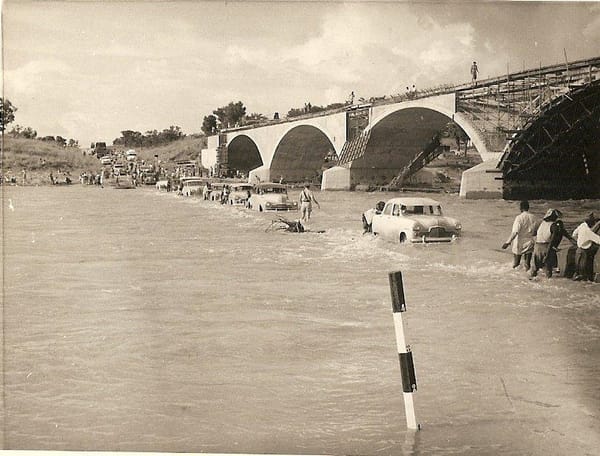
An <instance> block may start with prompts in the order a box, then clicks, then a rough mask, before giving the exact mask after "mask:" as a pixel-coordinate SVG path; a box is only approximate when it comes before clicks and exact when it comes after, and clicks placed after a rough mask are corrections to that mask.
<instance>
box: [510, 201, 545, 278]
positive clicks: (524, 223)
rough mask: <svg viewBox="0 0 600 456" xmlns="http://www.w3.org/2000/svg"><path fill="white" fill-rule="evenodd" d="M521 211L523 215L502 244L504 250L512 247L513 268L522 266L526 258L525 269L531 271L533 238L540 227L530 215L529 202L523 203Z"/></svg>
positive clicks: (517, 218)
mask: <svg viewBox="0 0 600 456" xmlns="http://www.w3.org/2000/svg"><path fill="white" fill-rule="evenodd" d="M519 209H520V210H521V213H520V214H519V215H517V217H516V218H515V221H514V222H513V228H512V233H511V235H510V237H509V238H508V240H507V241H506V242H505V243H504V244H502V248H503V249H506V248H507V247H508V246H509V245H512V253H513V260H514V261H513V268H516V267H518V266H519V264H521V257H524V260H525V269H526V270H529V268H530V266H531V256H532V254H533V246H534V242H533V236H534V233H535V232H536V229H537V227H538V221H537V218H536V217H535V216H534V215H532V214H530V213H529V201H521V203H520V204H519Z"/></svg>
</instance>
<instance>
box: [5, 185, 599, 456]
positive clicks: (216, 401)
mask: <svg viewBox="0 0 600 456" xmlns="http://www.w3.org/2000/svg"><path fill="white" fill-rule="evenodd" d="M2 191H3V202H2V204H3V227H4V245H3V258H4V270H3V274H4V295H3V298H4V302H3V304H4V310H3V325H4V352H3V367H4V382H3V386H4V390H3V393H4V417H3V425H4V436H3V438H4V447H5V448H7V449H49V450H110V451H119V450H121V451H125V450H126V451H168V452H213V453H215V452H227V453H250V452H252V453H291V454H299V453H301V454H306V453H321V454H322V453H329V454H340V455H341V454H369V455H380V454H381V455H401V454H420V455H428V454H436V455H459V454H460V455H463V454H471V455H487V454H490V455H497V454H502V455H505V454H509V455H524V454H527V455H544V456H548V455H567V454H568V455H575V454H576V455H591V454H595V455H597V454H599V450H598V449H599V448H600V381H599V380H598V379H599V378H600V285H599V284H591V283H577V282H573V281H570V280H567V279H561V278H553V279H551V280H547V279H545V278H544V277H542V278H540V279H539V280H538V281H534V282H532V281H529V280H528V279H527V277H526V275H525V274H524V272H523V271H514V270H512V269H511V267H510V261H511V256H510V254H509V253H506V252H504V251H500V250H498V249H499V247H500V246H501V244H502V243H503V242H504V241H505V239H506V238H507V236H508V234H509V231H510V228H511V226H512V221H513V218H514V216H515V215H516V214H517V213H518V208H517V204H516V203H514V202H506V201H465V200H461V199H459V198H458V197H457V196H455V195H439V196H438V195H436V198H437V199H439V200H441V202H442V204H443V206H444V208H445V212H446V214H447V215H450V216H455V217H457V218H458V219H460V220H461V222H462V224H463V238H462V239H461V240H459V241H458V242H456V243H453V244H450V245H408V246H404V245H402V246H400V245H392V244H387V243H386V242H384V241H382V240H380V239H374V238H373V237H371V236H370V235H365V236H362V234H361V233H362V227H361V222H360V213H361V212H362V211H364V210H365V209H367V208H369V207H371V206H372V205H373V204H374V203H375V202H376V201H377V199H385V198H386V197H390V196H391V195H390V194H385V193H382V194H374V193H349V192H328V193H320V194H317V199H319V201H320V202H321V206H322V209H321V210H316V212H315V213H314V220H313V222H312V224H311V227H312V229H314V230H317V229H323V230H326V231H325V233H321V234H317V233H304V234H289V233H281V232H268V231H265V229H266V228H267V227H268V226H269V224H270V221H271V220H272V219H273V217H274V216H273V215H271V214H259V213H255V212H248V211H246V210H244V209H238V208H231V207H224V206H220V205H217V204H214V203H207V202H203V201H200V200H198V199H184V198H182V197H177V196H175V195H174V194H167V193H158V192H156V191H155V190H154V189H151V188H144V189H138V190H115V189H112V188H105V189H99V188H91V187H81V186H79V185H77V186H73V187H69V188H64V187H63V188H35V187H29V188H20V187H7V188H4V189H2ZM550 205H551V203H549V202H541V201H536V202H532V212H534V213H535V214H537V215H541V214H543V213H544V212H545V210H546V209H547V208H548V207H550ZM554 205H555V206H556V207H558V208H560V209H561V210H563V212H564V214H565V222H566V226H567V228H569V229H573V228H574V227H575V226H576V224H577V223H578V222H579V221H580V220H581V219H582V217H583V215H584V214H585V213H586V212H589V210H595V211H596V212H597V213H600V202H598V201H593V202H590V201H587V202H581V201H577V202H575V201H571V202H560V203H554ZM397 270H401V271H403V275H404V285H405V289H406V297H407V309H408V310H407V312H406V313H405V314H404V321H405V326H406V337H407V341H408V343H409V344H410V345H411V346H412V349H413V356H414V361H415V368H416V375H417V383H418V392H417V393H416V394H415V396H414V397H415V408H416V415H417V420H418V422H419V423H421V425H422V430H421V431H419V432H418V433H416V434H415V433H413V432H407V431H406V422H405V418H404V406H403V400H402V385H401V378H400V372H399V364H398V354H397V351H396V343H395V337H394V327H393V319H392V312H391V300H390V291H389V285H388V273H389V272H390V271H397Z"/></svg>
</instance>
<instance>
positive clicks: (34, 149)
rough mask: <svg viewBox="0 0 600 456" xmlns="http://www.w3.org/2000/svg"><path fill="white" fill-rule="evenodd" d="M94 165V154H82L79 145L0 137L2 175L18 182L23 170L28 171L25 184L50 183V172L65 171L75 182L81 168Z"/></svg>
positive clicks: (94, 168)
mask: <svg viewBox="0 0 600 456" xmlns="http://www.w3.org/2000/svg"><path fill="white" fill-rule="evenodd" d="M97 168H98V160H97V159H96V157H92V156H90V155H83V152H82V151H81V149H79V148H74V147H70V148H65V147H61V146H59V145H57V144H55V143H51V142H45V141H38V140H35V139H25V138H11V137H9V136H4V137H3V139H2V174H3V175H4V176H5V177H9V176H13V177H16V178H17V182H18V183H19V184H21V183H22V171H23V170H25V171H26V173H27V181H26V183H27V184H31V185H36V184H37V185H39V184H46V183H50V179H49V175H50V172H53V173H54V174H56V173H57V172H58V171H61V172H63V173H65V172H68V173H70V174H71V176H72V178H74V179H73V180H74V181H76V180H77V177H78V176H79V174H80V173H82V172H83V171H89V170H96V169H97Z"/></svg>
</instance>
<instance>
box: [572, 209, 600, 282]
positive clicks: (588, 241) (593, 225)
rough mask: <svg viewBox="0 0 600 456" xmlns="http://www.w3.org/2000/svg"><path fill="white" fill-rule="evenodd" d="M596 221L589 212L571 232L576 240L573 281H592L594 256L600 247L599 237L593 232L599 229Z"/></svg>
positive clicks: (599, 226)
mask: <svg viewBox="0 0 600 456" xmlns="http://www.w3.org/2000/svg"><path fill="white" fill-rule="evenodd" d="M597 221H598V220H596V217H595V216H594V213H593V212H591V213H590V214H588V216H587V217H586V218H585V220H584V222H583V223H582V224H581V225H579V226H578V227H577V228H575V231H573V237H574V238H575V239H577V253H576V254H575V275H574V276H573V280H594V256H595V255H596V252H597V251H598V245H600V236H599V235H598V234H597V233H596V232H594V230H595V231H598V230H599V229H600V225H599V224H598V223H597Z"/></svg>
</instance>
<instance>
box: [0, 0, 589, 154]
mask: <svg viewBox="0 0 600 456" xmlns="http://www.w3.org/2000/svg"><path fill="white" fill-rule="evenodd" d="M3 47H4V59H3V64H4V72H3V74H4V96H5V97H7V98H8V99H9V100H10V101H11V102H12V103H13V104H14V105H15V106H16V107H17V108H18V112H17V113H16V119H15V123H16V124H19V125H23V126H31V127H33V128H34V129H36V130H37V131H38V134H39V135H61V136H63V137H67V138H75V139H78V140H79V141H80V144H81V145H83V146H89V143H90V142H93V141H97V140H98V141H99V140H104V141H106V142H108V143H110V142H112V140H113V139H114V138H116V137H119V136H120V131H121V130H126V129H132V130H138V131H141V132H145V131H147V130H151V129H158V130H162V129H164V128H168V127H169V126H170V125H178V126H180V127H181V128H182V129H183V130H184V132H186V133H195V132H200V126H201V124H202V119H203V117H204V116H205V115H208V114H210V113H211V112H212V110H213V109H215V108H218V107H220V106H223V105H226V104H227V103H229V102H230V101H238V100H239V101H242V102H243V103H244V104H245V106H246V107H247V110H248V112H249V113H250V112H259V113H263V114H265V115H267V116H268V117H272V115H273V113H274V112H275V111H277V112H279V113H281V114H282V115H284V114H285V113H287V111H288V110H289V109H290V108H292V107H302V106H304V103H305V102H307V101H310V102H311V103H312V104H313V105H326V104H329V103H333V102H340V101H343V100H344V99H345V98H347V96H348V94H349V93H350V91H354V92H355V93H356V95H357V96H358V97H360V96H364V97H365V98H368V97H371V96H381V95H390V94H394V93H402V92H404V90H405V87H406V86H408V85H412V84H415V85H416V86H417V87H418V88H425V87H431V86H435V85H439V84H446V83H461V82H466V81H468V80H470V75H469V67H470V64H471V62H472V61H473V60H476V61H477V62H478V64H479V68H480V78H485V77H488V76H489V77H492V76H497V75H500V74H504V73H505V72H506V70H507V67H508V68H509V70H510V71H519V70H522V69H524V68H525V69H526V68H535V67H538V66H539V65H540V63H541V64H542V65H549V64H555V63H562V62H564V52H565V51H564V50H566V53H567V56H568V59H569V60H576V59H584V58H589V57H597V56H600V3H597V2H586V3H584V2H568V3H556V2H552V3H539V2H535V3H524V2H519V3H515V2H511V3H506V2H504V3H500V2H498V3H496V2H488V3H484V4H479V3H467V2H465V3H462V2H435V3H433V2H428V3H423V2H421V3H418V4H417V3H412V2H400V3H398V2H377V1H359V2H349V3H342V2H335V1H334V2H323V3H321V2H319V3H317V2H301V1H287V2H280V1H273V2H244V3H242V2H236V1H228V2H223V1H101V2H95V1H85V0H80V1H65V2H58V1H38V2H29V1H27V0H5V1H4V4H3Z"/></svg>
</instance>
